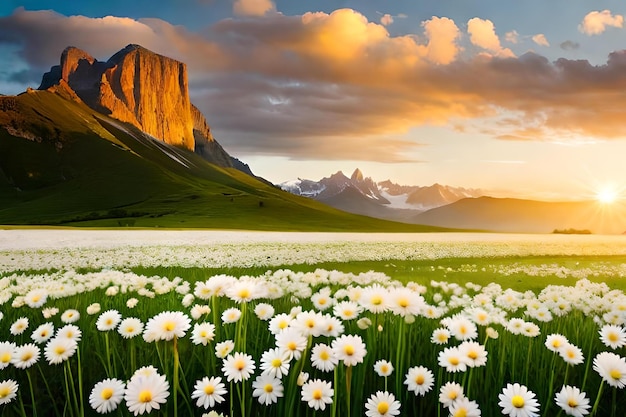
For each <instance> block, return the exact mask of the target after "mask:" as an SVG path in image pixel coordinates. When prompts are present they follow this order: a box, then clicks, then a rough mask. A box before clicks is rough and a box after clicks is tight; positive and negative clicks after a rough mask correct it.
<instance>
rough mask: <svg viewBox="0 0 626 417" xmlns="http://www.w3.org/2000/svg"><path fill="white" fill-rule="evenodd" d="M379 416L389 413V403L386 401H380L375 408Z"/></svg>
mask: <svg viewBox="0 0 626 417" xmlns="http://www.w3.org/2000/svg"><path fill="white" fill-rule="evenodd" d="M376 409H377V410H378V412H379V413H380V414H386V413H387V411H389V403H388V402H387V401H381V402H379V403H378V407H376Z"/></svg>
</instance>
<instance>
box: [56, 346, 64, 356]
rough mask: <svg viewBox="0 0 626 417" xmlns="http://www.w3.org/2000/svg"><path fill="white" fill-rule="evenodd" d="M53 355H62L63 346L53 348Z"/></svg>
mask: <svg viewBox="0 0 626 417" xmlns="http://www.w3.org/2000/svg"><path fill="white" fill-rule="evenodd" d="M54 353H56V354H57V355H62V354H64V353H65V348H64V347H63V346H57V347H56V348H54Z"/></svg>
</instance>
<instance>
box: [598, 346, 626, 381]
mask: <svg viewBox="0 0 626 417" xmlns="http://www.w3.org/2000/svg"><path fill="white" fill-rule="evenodd" d="M593 369H594V370H595V371H596V372H597V373H598V374H599V375H600V376H601V377H602V379H603V380H604V381H606V382H607V383H608V384H609V385H610V386H612V387H617V388H624V386H626V359H624V358H622V357H620V356H619V355H616V354H615V353H611V352H600V353H598V354H597V355H596V357H595V358H594V359H593Z"/></svg>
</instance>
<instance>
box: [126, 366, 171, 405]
mask: <svg viewBox="0 0 626 417" xmlns="http://www.w3.org/2000/svg"><path fill="white" fill-rule="evenodd" d="M169 388H170V385H169V383H168V382H167V379H165V376H163V375H159V374H157V373H155V374H152V375H149V376H145V375H137V376H135V377H133V378H131V379H130V381H129V382H128V385H127V386H126V390H125V391H124V400H126V406H127V407H128V411H130V412H131V413H133V414H134V415H139V414H144V413H150V412H151V411H152V410H153V409H156V410H158V409H160V408H161V404H164V403H165V402H166V401H167V397H168V396H169V395H170V393H169Z"/></svg>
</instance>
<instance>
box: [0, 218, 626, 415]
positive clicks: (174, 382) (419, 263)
mask: <svg viewBox="0 0 626 417" xmlns="http://www.w3.org/2000/svg"><path fill="white" fill-rule="evenodd" d="M623 240H624V239H623V238H622V237H621V236H593V235H591V236H553V235H546V236H540V235H536V236H526V235H491V234H462V233H459V234H423V235H413V234H411V235H405V234H399V235H398V234H395V235H394V234H358V235H348V234H293V233H285V234H272V233H254V232H239V233H233V232H213V233H211V232H206V233H204V232H191V231H190V232H175V231H161V232H158V234H157V233H156V232H155V233H152V232H138V231H134V232H133V231H106V233H105V231H101V232H92V231H75V230H66V231H63V230H48V231H27V230H3V231H0V305H1V306H2V307H1V310H0V311H1V313H2V314H1V315H2V318H1V319H0V335H2V336H1V337H0V415H1V416H49V415H50V416H96V415H102V414H110V415H116V416H130V415H142V414H149V415H164V416H204V415H211V416H216V415H224V416H227V415H232V416H284V415H297V416H317V415H319V416H324V415H326V416H329V415H330V416H337V415H343V416H363V415H366V416H394V415H402V416H404V415H407V416H408V415H425V416H454V417H459V416H478V415H482V416H496V415H511V416H532V415H537V416H556V415H574V416H583V415H596V416H617V415H622V414H620V413H622V412H623V411H622V410H623V409H624V407H625V406H626V395H625V393H624V390H623V388H624V386H625V385H626V359H625V358H624V345H625V344H626V330H625V328H624V325H625V322H626V295H625V294H624V291H625V290H626V284H624V277H625V276H626V261H625V259H626V258H624V255H625V254H626V242H624V241H623Z"/></svg>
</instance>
